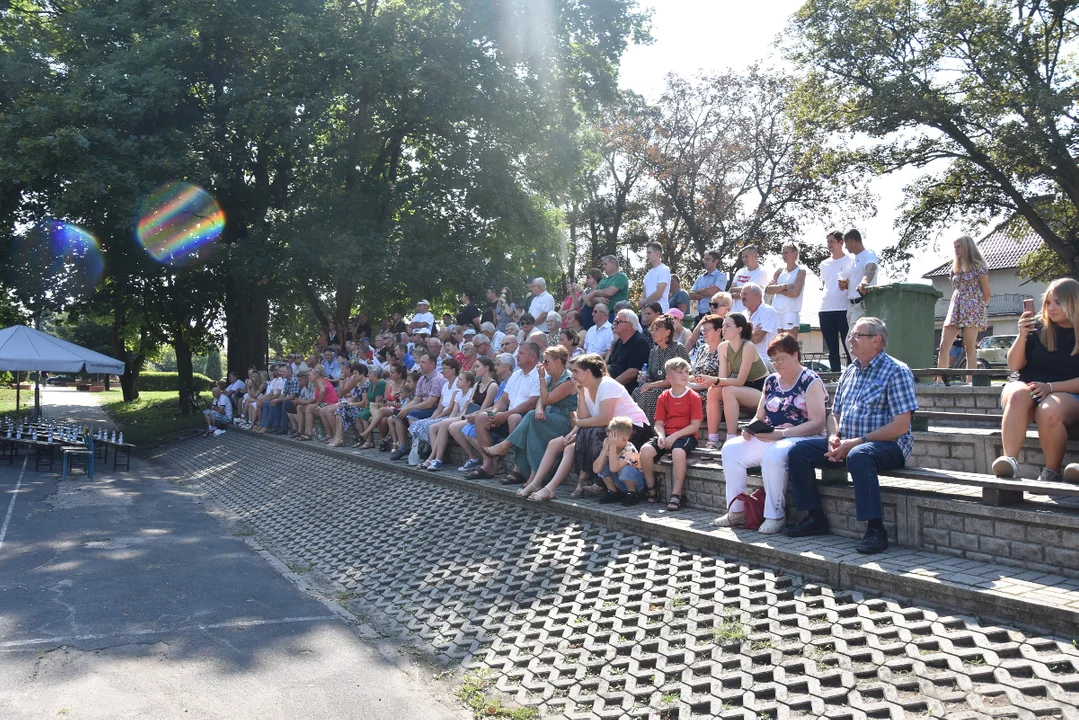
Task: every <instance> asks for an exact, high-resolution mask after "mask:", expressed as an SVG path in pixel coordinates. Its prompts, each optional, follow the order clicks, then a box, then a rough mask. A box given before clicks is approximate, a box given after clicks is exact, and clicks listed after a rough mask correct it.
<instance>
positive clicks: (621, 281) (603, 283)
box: [588, 255, 629, 307]
mask: <svg viewBox="0 0 1079 720" xmlns="http://www.w3.org/2000/svg"><path fill="white" fill-rule="evenodd" d="M600 267H601V268H602V269H603V274H604V275H606V277H605V278H603V279H602V280H600V281H599V283H598V284H597V285H596V289H595V290H593V291H592V293H591V294H590V295H589V296H588V304H589V305H591V306H592V307H595V306H596V305H599V304H600V303H603V304H604V305H606V306H607V307H612V306H614V305H615V304H616V303H620V302H622V301H623V300H628V299H629V278H628V277H626V274H625V273H624V272H622V271H621V270H619V269H618V258H617V257H616V256H614V255H604V256H603V258H602V259H601V260H600Z"/></svg>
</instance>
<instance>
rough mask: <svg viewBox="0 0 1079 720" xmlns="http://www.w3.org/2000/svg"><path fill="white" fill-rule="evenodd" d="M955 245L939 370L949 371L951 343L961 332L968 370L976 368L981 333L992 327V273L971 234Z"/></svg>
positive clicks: (941, 337) (938, 363) (941, 341)
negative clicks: (950, 300)
mask: <svg viewBox="0 0 1079 720" xmlns="http://www.w3.org/2000/svg"><path fill="white" fill-rule="evenodd" d="M953 246H954V247H955V260H954V261H953V262H952V272H951V273H950V275H949V276H950V277H951V279H952V302H951V305H949V307H948V316H947V317H946V318H944V329H943V331H941V334H940V352H939V353H938V355H937V367H940V368H946V367H949V366H950V365H951V364H952V358H951V349H952V343H953V342H955V338H956V336H957V335H958V334H959V333H960V332H962V333H963V347H965V348H966V351H967V368H968V369H969V368H976V367H978V355H977V352H976V351H975V349H974V348H975V345H976V344H977V342H978V333H979V332H981V331H982V330H985V328H987V327H988V326H989V312H988V309H989V297H990V293H989V270H988V269H987V268H986V266H985V260H984V259H982V254H981V252H979V251H978V246H977V245H975V244H974V241H973V240H972V239H971V238H970V236H969V235H964V236H962V237H960V238H958V239H957V240H956V241H955V242H954V243H953Z"/></svg>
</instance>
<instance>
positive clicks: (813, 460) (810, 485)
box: [787, 317, 918, 553]
mask: <svg viewBox="0 0 1079 720" xmlns="http://www.w3.org/2000/svg"><path fill="white" fill-rule="evenodd" d="M847 341H848V344H849V346H850V354H851V355H852V356H853V357H854V360H853V361H852V362H851V364H850V365H848V366H847V367H846V369H845V370H844V371H843V375H842V376H840V378H839V387H838V389H837V390H836V394H835V403H834V404H833V406H832V417H831V422H830V423H829V427H830V428H831V431H832V433H833V434H832V435H830V436H829V437H828V439H825V438H823V437H822V438H812V439H805V440H802V441H801V442H799V443H798V444H796V445H795V446H794V447H793V448H791V451H790V454H789V455H788V456H787V466H788V468H789V473H790V484H791V491H792V493H793V494H794V505H795V507H796V508H797V509H798V510H804V511H806V513H807V514H806V516H805V517H804V518H803V519H802V520H801V521H800V522H799V523H798V524H796V525H795V526H794V527H792V528H790V529H789V530H787V535H789V536H790V537H805V536H807V535H825V534H827V533H828V532H830V529H829V527H828V517H827V516H826V515H825V514H824V510H823V509H822V508H823V505H822V501H821V495H820V491H819V489H818V487H817V477H816V474H815V473H814V468H818V467H825V468H839V467H844V465H845V466H846V468H847V471H848V472H849V473H850V477H851V480H852V481H853V483H854V505H855V509H856V512H857V518H858V521H859V522H864V523H866V524H867V526H866V532H865V537H864V538H863V539H862V542H861V543H860V544H859V545H858V546H857V547H856V548H855V549H856V550H857V551H858V552H860V553H879V552H884V551H885V550H886V549H887V548H888V532H887V531H886V530H885V529H884V522H883V517H884V513H883V508H882V505H881V498H880V482H879V479H878V477H877V473H878V472H880V471H887V470H893V469H895V468H898V467H902V466H903V465H905V464H906V461H907V458H908V457H910V452H911V449H912V448H913V447H914V437H913V436H912V435H911V432H910V417H911V414H912V413H913V412H914V411H915V410H917V409H918V400H917V398H916V397H915V395H914V376H913V375H912V374H911V372H910V368H909V367H907V366H906V365H905V364H904V363H901V362H899V361H898V360H896V359H894V358H892V357H891V356H890V355H888V354H887V353H886V352H884V350H885V349H886V348H887V347H888V328H887V327H886V326H885V325H884V323H883V322H882V321H880V320H878V319H877V318H873V317H863V318H862V319H861V320H859V321H858V322H857V323H855V325H854V328H853V329H852V330H851V332H850V335H849V336H848V338H847Z"/></svg>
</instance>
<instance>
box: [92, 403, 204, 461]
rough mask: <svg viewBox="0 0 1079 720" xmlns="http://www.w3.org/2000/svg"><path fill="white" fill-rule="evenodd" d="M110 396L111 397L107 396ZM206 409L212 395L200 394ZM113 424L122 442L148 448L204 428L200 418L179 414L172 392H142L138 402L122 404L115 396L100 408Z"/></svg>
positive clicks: (198, 416) (178, 404) (177, 404)
mask: <svg viewBox="0 0 1079 720" xmlns="http://www.w3.org/2000/svg"><path fill="white" fill-rule="evenodd" d="M109 396H112V394H111V393H109ZM202 398H203V400H205V401H206V403H207V407H209V402H210V399H211V398H212V396H211V395H210V393H202ZM102 408H104V410H105V412H106V413H108V415H109V417H110V418H111V419H112V421H113V422H115V423H116V424H117V426H119V428H120V429H121V430H123V431H124V442H129V443H134V444H135V445H138V446H139V447H149V446H151V445H156V444H157V443H159V442H161V441H163V440H167V439H168V438H170V437H174V436H176V435H180V434H183V433H185V432H189V431H191V430H197V429H198V428H203V429H205V428H206V421H205V419H203V417H202V416H201V415H188V416H187V417H184V416H183V415H181V414H180V398H179V395H178V394H177V393H176V391H175V390H158V391H145V390H144V391H142V392H140V393H139V399H138V400H135V401H134V402H129V403H125V402H124V401H123V397H122V396H121V395H120V394H119V393H117V395H116V396H115V399H110V400H108V401H107V402H106V403H104V404H103V405H102Z"/></svg>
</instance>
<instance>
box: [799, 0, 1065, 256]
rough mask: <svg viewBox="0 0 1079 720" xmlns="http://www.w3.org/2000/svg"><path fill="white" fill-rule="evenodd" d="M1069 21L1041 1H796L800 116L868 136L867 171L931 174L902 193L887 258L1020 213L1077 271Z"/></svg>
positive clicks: (1058, 5) (1058, 6) (1059, 5)
mask: <svg viewBox="0 0 1079 720" xmlns="http://www.w3.org/2000/svg"><path fill="white" fill-rule="evenodd" d="M1076 19H1077V16H1076V3H1074V2H1046V1H1044V0H1007V1H1006V0H903V1H900V2H896V1H895V0H859V1H858V2H850V1H849V0H808V1H807V2H806V3H805V5H804V6H803V7H802V9H801V11H800V12H799V13H798V14H797V15H796V17H795V20H794V22H793V24H792V27H791V39H790V42H789V47H790V50H789V53H790V55H791V57H792V58H793V59H794V60H795V61H797V62H798V63H799V64H800V65H801V66H802V67H803V68H804V69H805V70H806V71H807V73H808V77H807V79H806V81H805V82H804V83H803V85H802V87H801V89H800V91H799V93H798V95H797V98H798V104H799V107H800V117H801V118H802V119H803V120H805V121H806V122H809V123H811V124H813V125H815V126H817V127H824V128H827V129H831V130H836V131H841V132H843V133H854V134H856V136H858V137H866V138H869V139H871V141H872V143H873V144H872V145H871V147H870V148H869V149H868V150H867V152H866V153H865V156H864V165H863V167H865V168H866V169H867V170H868V171H871V172H889V171H892V170H895V169H898V168H902V167H916V168H925V169H927V170H929V173H928V174H927V175H925V176H923V177H922V178H920V179H919V180H918V181H916V182H915V183H913V184H912V185H911V186H910V187H908V188H907V190H906V195H907V199H906V203H905V207H904V212H903V215H902V217H901V218H900V220H899V222H898V223H897V227H898V228H899V230H900V232H901V236H900V243H899V245H898V246H897V247H896V248H895V249H893V250H891V251H890V254H891V255H892V256H893V258H894V259H898V260H906V259H909V258H910V257H911V253H912V252H913V251H914V250H915V249H917V248H918V247H920V246H921V245H923V244H924V243H925V242H926V240H927V238H929V237H930V236H931V235H932V234H933V233H935V232H936V231H939V230H940V229H941V228H943V227H945V226H946V225H948V224H952V223H955V222H957V221H960V220H963V221H967V222H978V223H985V222H988V221H989V220H990V219H991V218H994V217H999V216H1001V215H1004V214H1011V213H1013V212H1017V213H1019V214H1020V215H1022V216H1023V217H1024V218H1025V219H1026V220H1027V222H1028V223H1030V225H1031V227H1033V228H1034V230H1035V231H1036V232H1037V233H1038V234H1039V235H1040V236H1041V237H1042V238H1043V239H1044V240H1045V243H1046V245H1047V246H1048V247H1049V249H1050V250H1052V251H1053V252H1054V253H1056V255H1057V256H1059V258H1060V261H1061V262H1062V263H1063V266H1064V267H1066V268H1067V269H1068V271H1069V272H1071V273H1073V274H1074V273H1075V272H1076V270H1079V162H1077V160H1076V154H1077V153H1076V151H1077V149H1079V147H1077V143H1079V126H1077V124H1076V122H1075V118H1076V110H1077V108H1076V99H1077V92H1079V85H1077V82H1079V80H1077V73H1076V70H1077V67H1076V57H1075V53H1074V47H1075V42H1076V39H1077V33H1079V25H1077V23H1076ZM1046 195H1048V196H1049V199H1048V200H1047V201H1044V202H1039V201H1038V198H1040V197H1043V196H1046ZM1040 267H1041V268H1042V269H1043V270H1044V269H1047V268H1051V267H1053V263H1051V262H1050V263H1041V264H1040Z"/></svg>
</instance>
